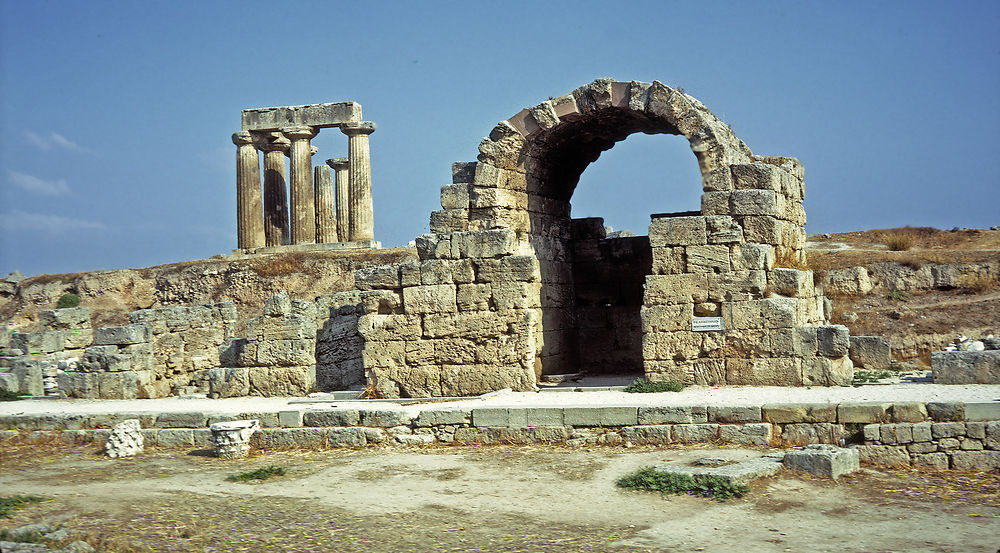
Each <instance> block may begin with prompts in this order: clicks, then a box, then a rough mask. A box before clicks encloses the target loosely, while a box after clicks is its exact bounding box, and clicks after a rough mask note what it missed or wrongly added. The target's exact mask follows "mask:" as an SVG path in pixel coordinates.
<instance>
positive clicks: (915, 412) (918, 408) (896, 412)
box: [889, 402, 927, 422]
mask: <svg viewBox="0 0 1000 553" xmlns="http://www.w3.org/2000/svg"><path fill="white" fill-rule="evenodd" d="M889 414H890V416H891V417H892V421H893V422H921V421H925V420H927V408H926V407H924V404H923V403H918V402H898V403H893V404H892V407H891V408H889Z"/></svg>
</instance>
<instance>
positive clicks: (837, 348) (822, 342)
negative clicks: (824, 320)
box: [816, 325, 851, 358]
mask: <svg viewBox="0 0 1000 553" xmlns="http://www.w3.org/2000/svg"><path fill="white" fill-rule="evenodd" d="M816 339H817V346H818V352H819V355H822V356H825V357H831V358H837V357H843V356H845V355H847V352H848V351H849V350H850V347H851V335H850V330H848V328H847V327H846V326H844V325H829V326H818V327H816Z"/></svg>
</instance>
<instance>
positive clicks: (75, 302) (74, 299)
mask: <svg viewBox="0 0 1000 553" xmlns="http://www.w3.org/2000/svg"><path fill="white" fill-rule="evenodd" d="M79 306H80V296H78V295H76V294H74V293H72V292H70V293H68V294H63V295H62V297H61V298H59V302H58V303H56V309H66V308H67V307H79Z"/></svg>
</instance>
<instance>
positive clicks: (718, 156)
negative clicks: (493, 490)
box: [356, 79, 853, 397]
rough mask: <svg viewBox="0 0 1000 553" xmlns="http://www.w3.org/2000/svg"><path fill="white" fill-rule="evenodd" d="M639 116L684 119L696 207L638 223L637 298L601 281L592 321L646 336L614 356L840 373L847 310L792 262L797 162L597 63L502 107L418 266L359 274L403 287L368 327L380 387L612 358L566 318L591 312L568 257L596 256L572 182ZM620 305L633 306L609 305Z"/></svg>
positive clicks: (509, 382)
mask: <svg viewBox="0 0 1000 553" xmlns="http://www.w3.org/2000/svg"><path fill="white" fill-rule="evenodd" d="M635 132H644V133H647V134H656V133H667V134H678V135H683V136H685V137H686V138H687V139H688V141H689V142H690V144H691V149H692V151H693V152H694V154H695V156H696V158H697V160H698V164H699V167H700V169H701V173H702V189H703V195H702V208H701V212H700V214H697V215H691V214H680V215H678V216H670V215H667V216H657V217H655V218H654V219H653V221H652V223H651V224H650V228H649V236H648V244H649V248H650V255H651V263H650V267H649V268H648V269H647V270H646V272H645V274H644V275H643V276H644V282H643V286H644V287H643V291H642V297H641V300H640V299H638V298H637V297H636V295H637V294H638V292H635V293H634V294H633V295H631V296H627V295H620V296H619V297H616V298H603V299H604V300H605V307H608V308H609V309H608V312H609V313H610V315H609V317H608V318H607V320H606V326H607V323H608V322H610V323H611V326H612V327H615V326H616V325H617V326H619V327H620V326H624V327H625V328H630V329H632V328H638V329H640V335H641V337H642V342H641V351H636V350H632V351H633V352H634V353H633V354H631V355H628V354H626V352H627V351H628V347H627V346H625V347H622V346H621V345H620V344H619V345H618V346H615V347H619V348H622V349H621V350H620V351H619V352H618V353H619V355H618V357H617V358H618V359H619V360H620V361H621V362H623V363H624V364H625V365H626V366H625V367H623V368H620V369H618V370H620V371H621V372H626V373H632V372H639V371H641V372H643V373H644V374H645V375H646V377H647V378H649V379H651V380H670V379H672V380H678V381H681V382H685V383H697V384H705V385H717V384H757V385H767V384H776V385H813V384H819V385H837V384H840V385H843V384H848V383H849V382H850V380H851V376H852V373H853V367H852V364H851V361H850V359H849V357H848V356H847V353H848V348H849V345H850V342H849V336H848V332H847V328H846V327H843V326H831V325H829V324H828V321H829V317H828V309H827V305H826V304H827V302H826V301H825V298H824V297H823V295H822V292H821V290H818V289H817V288H816V287H815V286H814V284H813V275H812V273H811V271H807V270H799V269H797V268H795V267H800V266H803V264H804V261H805V251H804V245H805V230H804V225H805V211H804V210H803V208H802V199H803V195H804V185H803V170H802V165H801V164H800V163H799V162H798V161H797V160H795V159H793V158H783V157H760V156H755V155H754V154H753V153H752V152H751V151H750V149H749V148H748V147H747V146H746V145H745V144H744V143H743V142H742V141H740V140H739V139H738V138H736V137H735V136H734V135H733V133H732V131H731V129H730V128H729V127H728V126H726V125H725V124H724V123H722V122H721V121H719V120H718V119H717V118H716V117H715V116H714V115H712V113H711V112H709V111H708V110H707V109H706V108H705V107H704V106H703V105H702V104H701V103H700V102H698V101H697V100H695V99H694V98H692V97H690V96H688V95H687V94H684V93H683V92H681V91H677V90H673V89H671V88H669V87H667V86H665V85H663V84H660V83H658V82H654V83H653V84H651V85H650V84H646V83H639V82H635V81H633V82H615V81H612V80H610V79H599V80H597V81H595V82H593V83H591V84H589V85H586V86H584V87H581V88H579V89H577V90H575V91H573V92H572V93H570V94H566V95H564V96H560V97H558V98H553V99H551V100H547V101H545V102H542V103H541V104H539V105H537V106H535V107H531V108H526V109H524V110H522V111H521V112H519V113H518V114H516V115H515V116H513V117H511V118H510V119H507V120H505V121H501V122H500V123H499V124H497V125H496V127H495V128H494V129H493V131H492V132H491V133H490V136H489V137H488V138H486V139H484V140H483V141H482V143H481V144H480V146H479V151H480V155H479V160H478V161H477V162H472V163H456V164H455V165H454V167H453V184H451V185H448V186H444V187H442V190H441V205H442V208H443V209H442V210H441V211H435V212H434V213H432V214H431V223H430V227H431V231H432V233H433V234H429V235H424V236H421V237H419V238H418V239H417V247H418V254H419V256H420V259H421V264H420V266H419V268H417V267H416V266H396V267H391V268H383V269H381V270H373V271H367V272H365V273H363V274H360V273H359V274H358V275H357V279H356V280H357V282H358V283H359V286H360V287H363V288H370V289H373V290H384V291H387V292H390V293H392V294H395V295H397V296H398V297H399V298H400V304H401V307H400V308H399V309H398V310H396V311H394V312H392V313H385V314H380V315H378V316H379V317H380V319H379V324H380V325H381V326H380V328H382V329H384V330H383V331H382V332H380V333H379V334H378V335H377V336H376V335H372V336H365V344H364V349H365V371H366V374H367V376H368V378H369V380H370V381H371V382H372V383H374V385H375V387H376V389H377V390H378V392H379V393H380V394H382V395H385V396H389V397H393V396H396V395H410V394H412V393H414V392H415V391H417V390H419V391H421V392H423V391H430V392H431V393H432V394H438V393H445V392H444V390H443V389H440V390H439V388H440V387H441V386H443V384H442V383H445V382H454V381H456V380H462V381H464V382H466V383H468V386H471V387H467V388H465V389H464V393H480V392H485V391H489V390H491V389H495V388H499V387H503V386H509V387H512V388H514V389H519V390H524V389H528V388H530V387H531V385H532V384H533V383H534V381H535V378H536V377H537V376H539V375H541V374H558V373H572V372H580V371H590V372H595V371H607V370H608V367H607V363H606V362H605V360H606V359H609V358H614V356H612V355H611V351H607V352H603V353H601V352H596V351H594V349H593V341H592V340H590V337H591V335H590V334H588V333H590V332H592V330H593V327H592V326H591V325H590V324H589V323H587V324H584V325H581V324H580V322H581V321H591V320H592V319H593V318H594V316H595V313H594V309H593V305H590V304H589V303H588V301H589V300H588V298H589V292H590V290H591V289H592V287H591V286H590V285H592V284H595V283H594V282H587V276H586V275H584V274H583V273H582V272H581V269H582V268H583V267H584V266H587V265H588V264H589V265H590V267H589V269H588V270H587V272H588V273H590V274H591V275H593V273H594V272H595V271H594V267H593V262H594V261H596V260H597V259H598V257H599V256H598V257H595V256H594V255H596V252H593V250H592V248H591V250H590V252H589V253H588V251H587V250H586V247H587V245H586V244H584V243H583V242H581V241H580V239H579V238H574V235H573V228H574V221H573V220H572V219H571V208H570V198H571V196H572V193H573V190H574V188H575V186H576V184H577V181H578V179H579V177H580V174H581V173H582V171H583V170H584V169H585V168H586V167H587V165H588V164H589V163H591V162H592V161H594V160H596V159H597V158H598V157H599V156H600V154H601V152H602V151H604V150H607V149H609V148H611V147H612V146H613V145H614V144H615V142H617V141H620V140H623V139H624V138H626V137H627V136H628V135H630V134H632V133H635ZM579 224H580V223H577V226H578V227H579ZM597 239H600V238H599V237H598V238H597ZM612 240H613V239H612ZM612 240H609V241H608V242H612ZM591 246H592V245H591ZM588 255H589V256H590V257H589V259H588V258H587V257H588ZM638 255H640V256H641V255H643V254H638ZM782 265H784V266H782ZM607 278H610V276H607ZM591 280H592V279H591ZM578 281H579V282H578ZM604 284H607V282H605V283H604ZM619 285H624V281H622V282H619ZM637 304H638V305H637ZM630 306H631V309H632V310H633V311H635V312H637V313H636V314H635V315H633V317H636V316H637V320H636V319H633V320H632V321H631V322H623V321H622V317H623V316H624V314H625V313H628V312H629V308H630ZM711 316H714V317H722V318H723V319H724V321H725V330H723V331H714V332H711V331H710V332H695V331H693V330H692V319H693V318H694V317H711ZM607 332H610V333H616V334H623V332H622V331H621V329H620V328H610V329H608V330H607ZM476 352H486V353H485V354H482V355H477V353H476ZM630 358H631V359H633V361H632V362H631V363H628V362H625V360H626V359H630ZM640 361H641V364H640ZM602 365H603V366H602ZM630 365H631V366H630ZM612 370H613V369H612Z"/></svg>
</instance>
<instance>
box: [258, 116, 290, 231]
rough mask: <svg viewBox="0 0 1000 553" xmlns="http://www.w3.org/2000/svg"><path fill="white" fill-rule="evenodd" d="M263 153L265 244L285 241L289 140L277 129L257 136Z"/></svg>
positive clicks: (259, 147)
mask: <svg viewBox="0 0 1000 553" xmlns="http://www.w3.org/2000/svg"><path fill="white" fill-rule="evenodd" d="M256 144H257V148H258V149H260V150H261V151H263V152H264V242H265V244H266V245H268V246H283V245H285V244H288V195H287V192H286V191H285V152H287V151H288V147H289V140H288V139H287V138H285V136H284V135H282V134H281V133H280V132H272V133H267V134H264V135H260V136H257V137H256Z"/></svg>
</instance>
